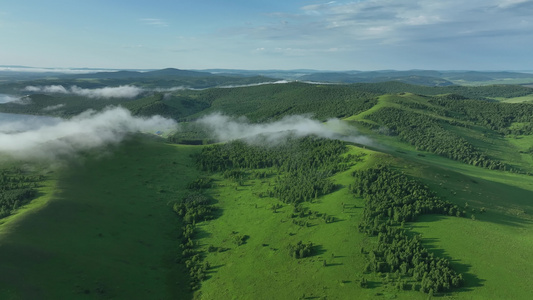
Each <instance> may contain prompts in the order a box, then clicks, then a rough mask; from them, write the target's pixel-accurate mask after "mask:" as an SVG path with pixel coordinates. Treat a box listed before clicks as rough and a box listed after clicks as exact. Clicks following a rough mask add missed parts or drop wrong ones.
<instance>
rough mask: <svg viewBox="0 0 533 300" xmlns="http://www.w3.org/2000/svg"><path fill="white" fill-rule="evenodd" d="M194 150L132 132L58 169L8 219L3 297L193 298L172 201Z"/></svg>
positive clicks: (1, 244)
mask: <svg viewBox="0 0 533 300" xmlns="http://www.w3.org/2000/svg"><path fill="white" fill-rule="evenodd" d="M195 151H196V149H195V148H193V147H188V146H175V145H168V144H165V143H161V142H155V141H151V140H139V139H134V140H131V141H129V142H127V143H125V144H124V145H122V146H120V147H119V148H117V149H114V151H113V152H110V153H107V154H105V155H103V157H97V158H95V157H92V158H91V157H89V158H79V160H78V161H76V162H72V164H71V165H70V166H69V167H68V168H66V169H60V170H56V171H55V172H54V175H51V179H52V180H51V181H48V182H45V183H44V187H43V188H42V189H41V192H42V193H43V196H42V197H41V198H39V199H37V200H34V201H33V202H32V204H31V205H30V206H28V207H27V208H26V209H23V210H26V211H21V212H20V213H19V214H17V215H15V216H12V217H10V218H8V219H7V220H5V221H4V222H3V224H2V225H1V226H0V230H1V231H0V234H1V236H0V260H1V262H0V265H1V266H2V272H1V275H0V276H1V279H0V298H1V299H78V298H79V299H85V298H86V299H183V298H188V297H191V295H190V292H189V289H188V285H187V281H188V279H187V276H184V275H183V274H184V271H183V268H184V267H182V266H181V265H180V264H177V263H176V260H177V258H178V257H177V256H176V253H177V252H176V249H177V246H178V241H177V239H178V237H179V235H180V232H179V228H180V222H179V220H178V218H176V216H175V214H174V213H173V212H172V210H171V206H170V204H169V203H172V202H173V201H175V200H176V198H177V197H180V196H182V195H183V191H184V186H185V184H186V183H187V182H188V179H189V178H191V177H194V176H196V174H197V171H196V169H195V168H194V166H193V165H192V162H191V158H190V154H192V153H194V152H195ZM99 156H100V155H99ZM32 206H37V207H34V208H32Z"/></svg>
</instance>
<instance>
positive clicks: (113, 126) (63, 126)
mask: <svg viewBox="0 0 533 300" xmlns="http://www.w3.org/2000/svg"><path fill="white" fill-rule="evenodd" d="M176 127H177V124H176V122H175V121H174V120H171V119H166V118H163V117H161V116H152V117H150V118H140V117H134V116H132V115H131V113H130V112H129V111H128V110H126V109H124V108H120V107H117V108H108V109H106V110H104V111H102V112H95V111H87V112H84V113H82V114H80V115H78V116H76V117H74V118H72V119H69V120H58V119H56V120H55V121H54V122H52V124H50V123H48V124H43V123H42V122H41V123H37V124H34V126H30V127H20V124H19V125H17V124H16V122H12V123H9V122H8V123H7V124H3V125H0V154H3V155H8V156H10V157H13V158H16V159H46V160H54V159H60V158H65V157H72V156H73V155H75V154H76V153H79V152H81V151H85V150H91V149H97V148H101V147H104V146H107V145H114V144H118V143H120V142H121V141H122V140H123V139H124V138H125V137H126V136H127V135H128V134H130V133H134V132H156V131H159V130H161V131H167V130H173V129H175V128H176ZM14 128H16V129H18V130H19V131H18V132H13V129H14Z"/></svg>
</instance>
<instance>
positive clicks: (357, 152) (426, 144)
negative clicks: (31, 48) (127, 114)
mask: <svg viewBox="0 0 533 300" xmlns="http://www.w3.org/2000/svg"><path fill="white" fill-rule="evenodd" d="M130 73H131V72H128V73H122V74H120V76H122V75H124V76H131V74H137V73H131V74H130ZM392 73H394V72H389V73H386V72H376V73H372V74H367V76H369V77H371V76H373V77H374V78H382V77H384V76H383V75H384V74H385V75H387V76H388V74H392ZM178 74H181V70H175V69H166V70H162V71H156V72H155V75H153V76H154V78H156V79H154V82H153V83H150V84H154V85H155V84H157V80H158V79H157V78H159V77H160V76H161V77H164V78H167V79H169V78H171V77H172V76H181V75H178ZM184 74H185V73H184ZM187 74H188V73H187ZM360 74H361V73H357V72H354V73H353V74H349V75H350V76H359V75H360ZM443 74H444V73H435V72H422V71H420V72H418V71H417V72H414V71H413V72H410V73H409V74H407V73H406V74H403V75H406V76H422V77H423V78H440V77H439V76H443ZM115 75H117V74H115ZM196 75H199V74H192V77H191V76H189V75H187V76H189V77H187V79H186V80H195V79H196V77H195V76H196ZM316 75H317V76H318V75H320V74H316ZM436 75H438V76H436ZM444 75H446V76H448V77H449V76H452V75H453V76H456V78H455V79H454V80H464V79H465V78H467V79H468V78H470V79H468V80H474V79H476V80H479V79H486V78H487V77H479V76H477V75H480V74H470V73H467V72H464V73H461V74H459V73H453V74H452V73H449V74H448V73H446V74H444ZM470 75H472V76H474V75H475V76H474V77H464V76H470ZM489 75H490V76H492V77H490V78H492V79H495V78H503V77H502V76H514V75H512V74H511V75H510V74H507V73H505V74H499V73H498V74H496V73H494V74H488V73H487V74H484V75H483V76H489ZM102 76H106V75H103V74H102ZM117 76H119V75H117ZM216 76H217V75H210V76H207V77H205V78H213V77H216ZM335 76H337V75H335ZM361 76H362V75H361ZM461 76H463V77H461ZM498 76H499V77H498ZM516 76H517V77H519V76H521V75H516ZM333 77H334V76H333ZM385 77H386V76H385ZM422 77H420V78H422ZM125 78H126V77H123V78H121V79H120V80H125V81H124V82H126V79H125ZM130 78H131V77H130ZM201 78H204V77H201ZM252 78H253V77H252ZM339 78H340V77H339ZM461 78H462V79H461ZM248 79H250V78H248ZM76 80H78V79H76ZM99 80H100V79H99ZM128 80H130V81H129V82H130V83H132V84H133V82H136V80H137V79H128ZM169 80H170V79H169ZM239 80H245V79H242V78H240V79H239ZM58 82H59V81H58ZM19 84H20V83H19ZM162 84H163V85H165V84H167V83H165V82H163V83H162ZM432 85H434V84H432ZM31 100H32V101H31V102H30V103H28V104H26V105H21V104H17V103H7V104H0V111H5V112H16V113H29V114H52V115H60V116H65V117H70V116H73V115H75V114H77V113H78V112H80V111H83V110H85V109H87V108H89V107H92V108H93V109H102V108H103V107H104V106H106V105H109V104H112V105H120V106H123V107H125V108H127V109H129V110H130V111H131V112H132V113H133V114H134V115H137V116H151V115H154V114H159V115H162V116H165V117H170V118H174V119H176V120H180V121H182V122H184V123H183V124H182V125H181V126H182V128H185V129H184V130H182V131H178V132H177V133H176V134H175V135H172V136H169V137H168V138H167V139H164V138H161V137H153V136H147V135H143V134H140V135H134V136H132V137H131V138H130V139H128V141H127V142H125V143H123V144H122V145H120V146H118V147H117V148H114V149H109V153H110V154H109V155H106V156H104V157H100V156H99V155H98V154H97V153H92V152H89V153H84V154H83V155H84V157H85V158H84V159H83V161H84V162H83V163H82V164H80V163H75V162H69V163H68V164H66V167H64V168H60V169H55V170H54V171H53V172H49V170H48V169H47V168H45V167H43V166H42V164H36V163H35V162H11V164H14V165H15V166H17V165H18V166H24V168H22V169H20V172H21V173H20V174H18V175H12V174H14V173H9V172H11V171H9V172H8V171H5V173H4V174H6V175H5V176H11V177H13V178H22V176H26V177H27V178H40V179H39V181H38V184H37V183H36V184H35V186H33V187H32V188H34V189H35V190H36V191H37V192H38V194H37V198H36V199H34V200H33V201H31V202H29V204H27V205H25V206H23V207H22V208H19V207H17V208H13V214H12V215H11V216H8V217H5V218H3V219H1V222H2V223H1V224H0V254H1V255H0V257H2V259H3V262H2V265H3V266H4V268H6V270H7V271H6V272H4V273H3V275H2V276H1V277H0V298H6V299H10V298H12V299H18V298H28V297H31V298H43V297H44V298H72V297H85V298H94V299H100V298H131V297H138V296H142V297H143V298H145V297H152V298H160V299H175V298H180V299H235V298H243V299H353V298H359V299H393V298H396V299H427V298H428V297H432V296H439V297H442V298H443V299H528V297H529V296H530V295H531V293H533V289H532V287H531V285H530V282H531V281H532V280H533V278H532V275H531V272H530V271H529V270H531V269H532V268H533V264H532V261H533V260H531V255H530V251H529V249H530V248H531V246H533V239H532V238H531V237H532V236H533V235H532V233H533V217H532V215H531V212H532V211H533V203H532V202H531V199H533V197H532V196H533V177H532V174H533V155H532V153H533V151H532V148H533V125H532V124H533V120H532V118H533V104H531V103H530V101H531V100H533V89H532V88H528V87H524V86H518V85H487V86H457V85H448V84H447V83H446V84H444V86H428V85H413V84H408V83H405V82H400V81H398V80H394V81H388V82H374V83H355V84H335V85H332V84H323V83H303V82H290V83H283V84H264V85H255V86H247V87H244V86H243V87H233V88H209V89H202V90H185V89H181V90H173V91H167V92H160V91H152V92H150V93H148V94H143V95H140V96H139V97H137V98H134V99H128V100H125V99H114V100H112V101H109V102H107V101H108V100H102V99H99V100H98V99H93V100H91V101H88V99H85V98H83V97H79V98H73V97H70V96H66V95H63V96H60V95H44V94H43V95H38V94H34V95H32V96H31ZM509 102H511V103H509ZM59 104H64V106H63V107H61V109H60V110H58V111H55V112H50V111H45V110H43V108H44V107H49V106H53V105H59ZM215 112H217V113H223V114H225V115H228V116H231V117H234V118H235V119H239V118H243V117H245V118H246V119H247V122H248V123H246V124H259V125H261V124H271V123H272V122H274V121H278V120H283V119H284V118H286V117H291V116H295V115H310V116H311V117H312V118H313V119H316V120H319V121H326V120H328V119H331V118H338V119H340V120H341V121H339V122H342V124H344V125H346V126H348V127H350V128H352V129H353V130H357V135H359V136H365V137H366V138H367V139H368V140H367V142H365V143H364V145H363V144H355V143H352V142H347V141H340V140H338V139H336V138H330V139H328V138H324V137H318V136H313V135H310V136H305V137H298V136H295V135H292V136H291V135H290V132H289V134H288V135H285V138H284V139H281V138H279V139H278V140H276V142H275V143H274V142H272V141H273V140H272V139H269V136H268V135H266V136H263V138H264V140H259V142H257V141H256V142H255V143H250V142H247V140H246V139H241V140H232V141H224V142H222V143H215V144H212V143H211V142H212V140H211V139H212V136H211V135H210V132H206V131H205V129H202V128H201V126H198V125H197V123H196V122H195V121H196V120H197V119H199V118H201V117H204V116H207V115H210V114H212V113H215ZM331 130H332V131H335V130H336V129H331ZM352 132H353V131H352ZM331 136H334V137H339V136H342V135H340V134H339V135H331ZM185 144H194V145H185ZM30 165H31V166H32V167H29V166H30ZM2 168H4V170H11V169H10V168H12V165H3V166H2ZM0 174H2V173H1V172H0ZM21 174H22V175H21ZM30 175H31V176H37V177H31V176H30ZM17 176H19V177H17ZM6 178H7V177H6ZM13 180H14V179H13ZM6 190H7V189H6ZM0 195H2V194H1V193H0ZM6 199H7V198H6ZM6 203H7V202H6ZM9 203H11V202H9ZM110 270H112V271H110ZM39 278H40V280H37V279H39Z"/></svg>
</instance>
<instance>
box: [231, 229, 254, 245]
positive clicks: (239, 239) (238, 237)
mask: <svg viewBox="0 0 533 300" xmlns="http://www.w3.org/2000/svg"><path fill="white" fill-rule="evenodd" d="M249 238H250V236H248V235H246V234H239V233H238V232H232V233H231V239H232V240H233V243H234V244H235V245H237V246H240V245H243V244H244V243H246V240H248V239H249Z"/></svg>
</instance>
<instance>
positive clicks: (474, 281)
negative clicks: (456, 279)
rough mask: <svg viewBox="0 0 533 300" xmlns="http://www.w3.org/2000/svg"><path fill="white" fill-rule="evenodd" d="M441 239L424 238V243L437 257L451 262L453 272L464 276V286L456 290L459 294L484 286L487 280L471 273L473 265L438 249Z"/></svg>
mask: <svg viewBox="0 0 533 300" xmlns="http://www.w3.org/2000/svg"><path fill="white" fill-rule="evenodd" d="M439 240H440V239H438V238H423V239H422V243H423V245H424V247H425V248H426V249H427V250H428V251H429V252H430V253H433V254H434V255H435V256H437V257H442V258H445V259H447V260H448V261H450V264H451V265H452V268H453V270H455V271H456V272H457V273H460V274H463V279H464V284H463V287H461V288H459V289H457V290H454V291H457V292H469V291H472V290H473V289H474V288H476V287H480V286H483V285H484V284H483V283H484V282H485V279H481V278H479V277H477V275H475V274H473V273H471V272H469V271H470V269H471V268H472V265H469V264H465V263H461V260H459V259H454V258H453V257H451V256H450V255H449V254H448V253H446V251H445V250H444V249H442V248H437V247H436V243H437V242H438V241H439Z"/></svg>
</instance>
